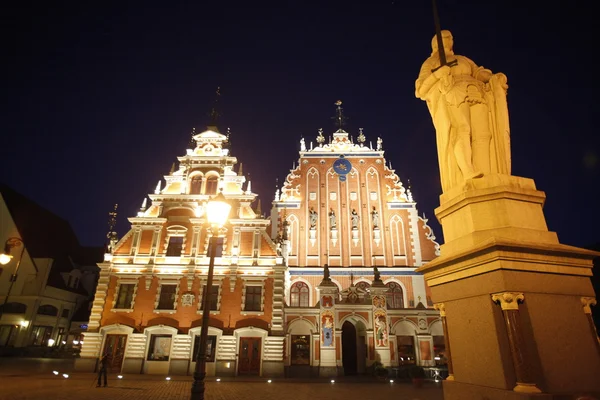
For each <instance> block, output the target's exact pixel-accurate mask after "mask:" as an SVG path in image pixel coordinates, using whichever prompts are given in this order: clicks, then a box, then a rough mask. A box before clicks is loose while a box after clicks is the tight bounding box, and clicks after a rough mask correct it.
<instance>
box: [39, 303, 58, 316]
mask: <svg viewBox="0 0 600 400" xmlns="http://www.w3.org/2000/svg"><path fill="white" fill-rule="evenodd" d="M37 313H38V314H39V315H49V316H51V317H56V316H57V315H58V308H56V307H54V306H53V305H50V304H44V305H43V306H40V307H39V308H38V311H37Z"/></svg>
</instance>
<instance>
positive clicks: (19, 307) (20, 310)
mask: <svg viewBox="0 0 600 400" xmlns="http://www.w3.org/2000/svg"><path fill="white" fill-rule="evenodd" d="M0 310H2V314H25V312H26V311H27V306H26V305H25V304H23V303H6V304H5V305H4V306H0Z"/></svg>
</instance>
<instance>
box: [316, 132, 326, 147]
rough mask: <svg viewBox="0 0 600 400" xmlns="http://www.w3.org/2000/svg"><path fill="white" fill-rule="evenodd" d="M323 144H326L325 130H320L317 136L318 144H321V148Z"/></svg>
mask: <svg viewBox="0 0 600 400" xmlns="http://www.w3.org/2000/svg"><path fill="white" fill-rule="evenodd" d="M323 142H325V136H323V128H319V136H317V143H319V146H322V145H323Z"/></svg>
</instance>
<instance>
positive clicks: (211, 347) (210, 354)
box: [192, 335, 217, 362]
mask: <svg viewBox="0 0 600 400" xmlns="http://www.w3.org/2000/svg"><path fill="white" fill-rule="evenodd" d="M199 346H200V335H196V336H194V352H193V353H192V362H196V360H197V359H198V347H199ZM216 350H217V337H216V336H208V337H207V338H206V361H208V362H215V354H216V353H217V351H216Z"/></svg>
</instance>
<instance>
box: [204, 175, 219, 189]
mask: <svg viewBox="0 0 600 400" xmlns="http://www.w3.org/2000/svg"><path fill="white" fill-rule="evenodd" d="M218 186H219V178H218V177H216V176H214V175H213V176H209V177H208V178H206V192H205V193H206V194H217V188H218Z"/></svg>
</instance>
